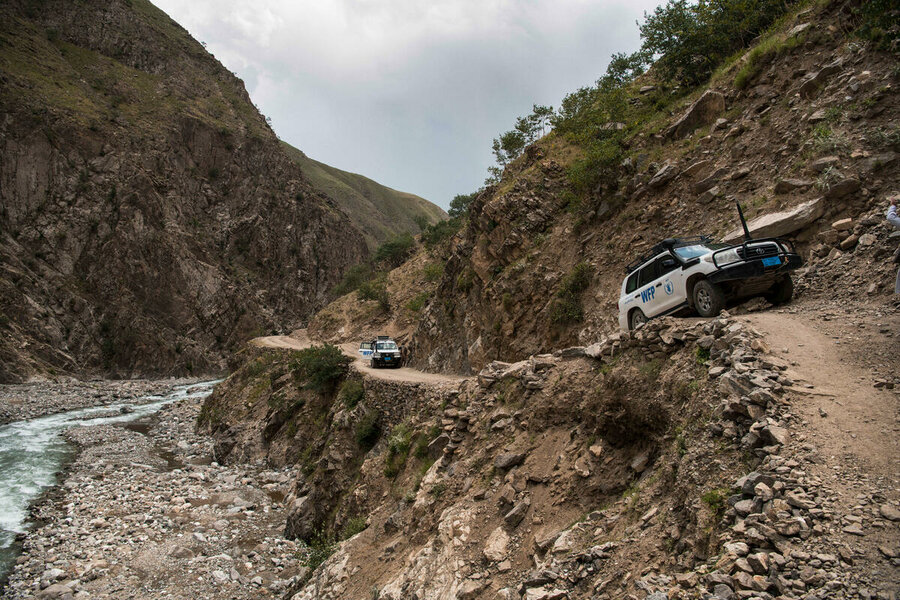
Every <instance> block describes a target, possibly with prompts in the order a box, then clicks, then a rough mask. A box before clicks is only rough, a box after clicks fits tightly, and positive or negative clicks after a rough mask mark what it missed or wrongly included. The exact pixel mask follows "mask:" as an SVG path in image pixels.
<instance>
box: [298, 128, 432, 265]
mask: <svg viewBox="0 0 900 600" xmlns="http://www.w3.org/2000/svg"><path fill="white" fill-rule="evenodd" d="M281 143H282V146H283V147H284V149H285V151H286V152H287V154H288V156H290V157H291V158H292V159H293V160H294V161H295V162H297V164H299V165H300V168H301V169H302V170H303V175H305V176H306V178H307V179H309V181H310V183H311V184H312V185H313V187H314V188H316V189H317V190H319V191H321V192H322V193H324V194H327V195H328V196H329V197H331V198H334V200H335V201H336V202H337V205H338V206H339V207H340V208H341V209H342V210H343V211H344V212H345V213H347V216H348V217H350V220H351V221H352V222H353V224H354V225H356V226H357V227H358V228H359V230H360V231H362V232H363V235H364V236H365V237H366V242H367V243H368V244H369V249H370V250H374V249H375V247H376V246H378V244H379V243H381V242H383V241H385V240H386V239H388V238H389V237H391V236H392V235H396V234H398V233H404V232H417V231H418V230H419V226H418V224H417V223H416V220H417V219H424V220H425V222H426V223H436V222H437V221H440V220H442V219H446V218H447V213H446V212H444V210H443V209H441V207H439V206H437V205H435V204H432V203H431V202H429V201H428V200H425V199H424V198H420V197H419V196H416V195H415V194H408V193H406V192H398V191H397V190H393V189H391V188H389V187H385V186H383V185H381V184H380V183H378V182H376V181H372V180H371V179H369V178H368V177H365V176H363V175H357V174H356V173H348V172H347V171H342V170H340V169H337V168H335V167H332V166H329V165H326V164H325V163H321V162H319V161H317V160H313V159H311V158H309V157H308V156H306V154H304V153H303V152H302V151H301V150H298V149H297V148H294V147H293V146H291V145H290V144H288V143H287V142H281Z"/></svg>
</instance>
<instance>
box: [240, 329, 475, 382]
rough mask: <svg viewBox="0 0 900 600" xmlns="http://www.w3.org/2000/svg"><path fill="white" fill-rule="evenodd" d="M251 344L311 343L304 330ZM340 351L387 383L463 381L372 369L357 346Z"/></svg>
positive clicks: (293, 345)
mask: <svg viewBox="0 0 900 600" xmlns="http://www.w3.org/2000/svg"><path fill="white" fill-rule="evenodd" d="M250 343H251V344H255V345H257V346H260V347H262V348H287V349H289V350H303V349H304V348H309V347H310V346H311V345H312V344H313V341H312V340H310V339H309V336H308V335H307V333H306V330H305V329H298V330H296V331H294V332H292V333H291V335H273V336H268V337H260V338H256V339H254V340H252V341H251V342H250ZM340 349H341V350H342V351H343V353H344V355H345V356H349V357H350V358H352V359H353V366H354V368H356V369H357V370H358V371H359V372H361V373H365V374H366V375H368V376H370V377H375V378H376V379H384V380H387V381H404V382H407V383H430V384H441V383H457V382H459V381H462V380H463V379H465V377H462V376H460V375H447V374H443V373H425V372H424V371H417V370H415V369H410V368H408V367H401V368H399V369H373V368H372V367H370V366H369V361H367V360H364V359H363V358H362V357H361V356H359V354H357V352H356V350H357V345H356V344H354V343H352V342H348V343H346V344H341V345H340Z"/></svg>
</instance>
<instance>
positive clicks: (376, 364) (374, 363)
mask: <svg viewBox="0 0 900 600" xmlns="http://www.w3.org/2000/svg"><path fill="white" fill-rule="evenodd" d="M369 366H370V367H372V368H373V369H377V368H378V363H376V362H375V359H374V358H373V359H372V363H371V364H370V365H369Z"/></svg>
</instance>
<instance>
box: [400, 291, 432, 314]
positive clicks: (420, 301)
mask: <svg viewBox="0 0 900 600" xmlns="http://www.w3.org/2000/svg"><path fill="white" fill-rule="evenodd" d="M429 298H431V292H422V293H421V294H417V295H416V296H415V297H414V298H413V299H412V300H410V301H409V302H407V303H406V308H408V309H409V310H411V311H412V312H419V311H420V310H422V308H423V307H424V306H425V303H426V302H428V299H429Z"/></svg>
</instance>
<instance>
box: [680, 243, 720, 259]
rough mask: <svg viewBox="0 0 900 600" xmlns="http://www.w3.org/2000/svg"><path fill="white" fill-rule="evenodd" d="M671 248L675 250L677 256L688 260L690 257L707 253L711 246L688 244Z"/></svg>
mask: <svg viewBox="0 0 900 600" xmlns="http://www.w3.org/2000/svg"><path fill="white" fill-rule="evenodd" d="M673 250H674V251H675V254H677V255H678V256H679V258H683V259H684V260H690V259H692V258H697V257H698V256H703V255H704V254H709V253H710V252H712V251H713V248H711V247H710V246H706V245H704V244H692V245H690V246H679V247H677V248H673Z"/></svg>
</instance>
